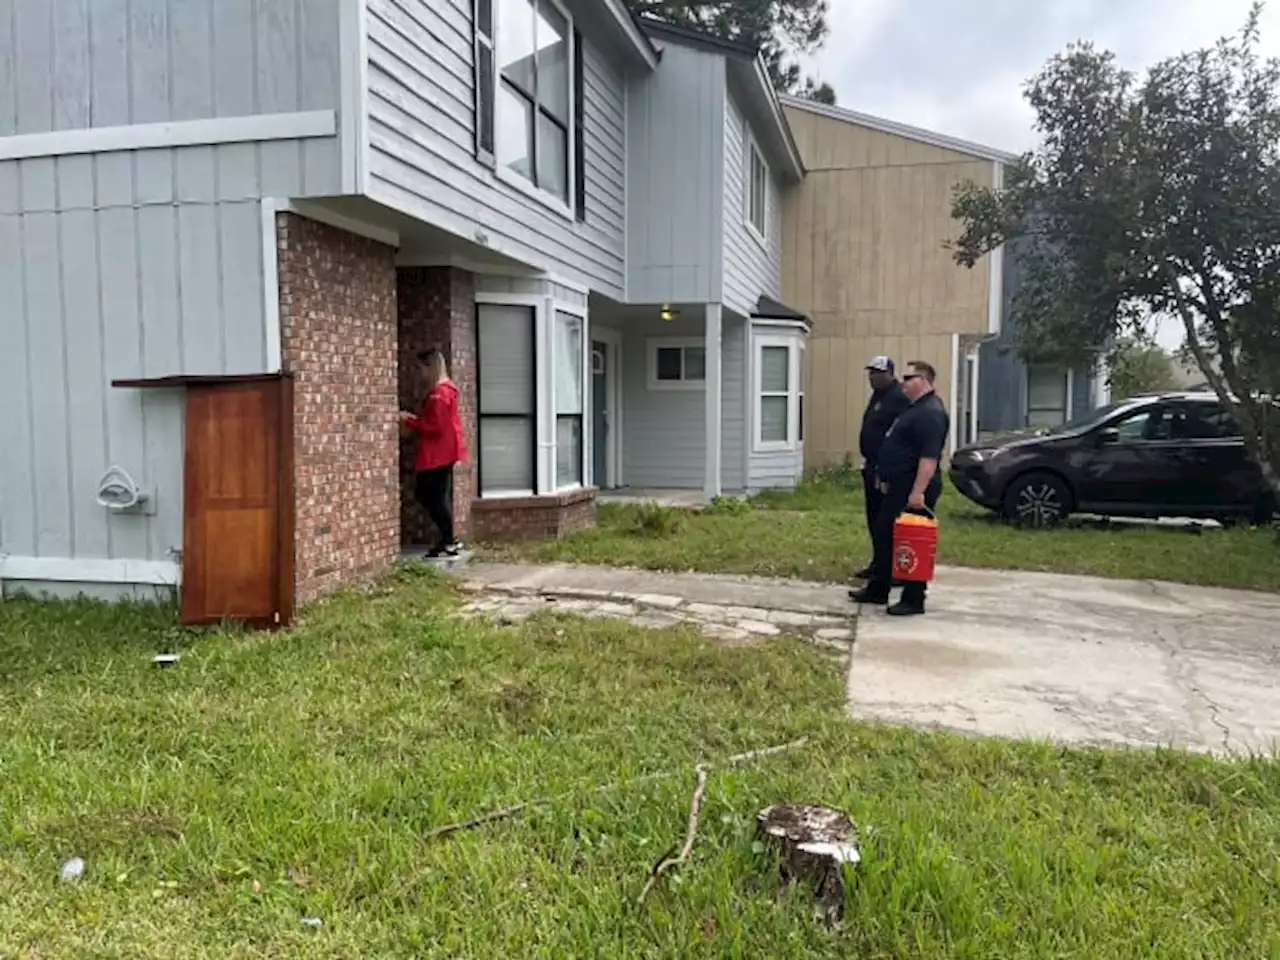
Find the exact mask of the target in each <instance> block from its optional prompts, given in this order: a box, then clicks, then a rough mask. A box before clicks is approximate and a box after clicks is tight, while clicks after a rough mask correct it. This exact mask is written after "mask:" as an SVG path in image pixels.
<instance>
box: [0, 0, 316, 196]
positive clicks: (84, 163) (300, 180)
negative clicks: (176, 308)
mask: <svg viewBox="0 0 1280 960" xmlns="http://www.w3.org/2000/svg"><path fill="white" fill-rule="evenodd" d="M339 3H340V0H306V2H305V3H298V2H296V0H91V2H86V0H0V137H4V136H11V135H14V134H31V133H45V132H49V131H54V130H75V129H86V128H90V127H115V126H126V125H129V124H142V123H159V122H165V121H181V120H200V119H208V118H213V117H239V116H248V115H252V114H264V113H291V112H296V111H306V110H322V109H335V110H336V109H337V108H338V105H339V73H340V62H339V41H338V32H339V12H338V8H339ZM51 65H52V69H51ZM55 168H56V169H55ZM68 168H69V169H71V170H73V171H85V173H86V175H79V174H77V173H72V174H70V176H72V177H73V178H75V177H78V180H77V181H76V182H73V184H72V185H71V189H74V188H75V187H76V186H77V184H78V185H80V187H81V189H80V190H79V192H77V193H75V194H74V195H73V199H72V201H71V202H72V203H75V202H82V203H86V204H87V203H89V198H91V197H92V198H93V199H94V202H97V203H98V204H99V205H109V204H111V203H114V202H119V200H118V197H119V195H120V194H121V193H122V192H123V188H124V185H125V184H126V183H133V184H136V186H137V193H138V196H139V197H140V198H141V200H142V202H146V203H172V202H175V201H178V200H182V199H188V198H195V199H201V200H209V199H212V198H213V196H212V195H210V194H208V193H206V194H205V195H202V196H198V197H193V194H194V193H196V192H197V191H200V190H202V189H204V187H205V185H206V184H207V182H208V181H209V180H210V179H212V180H213V181H214V182H216V184H217V190H216V196H217V197H218V198H221V199H230V198H240V197H247V196H262V195H269V196H281V197H303V196H326V195H332V194H336V193H337V192H338V191H339V186H340V177H341V161H340V155H339V144H338V138H337V137H329V138H319V139H312V140H306V141H279V142H273V143H263V144H235V145H232V146H227V147H221V148H217V149H216V150H215V148H213V147H183V148H179V149H157V150H141V151H137V152H134V153H117V154H105V155H102V156H100V157H96V158H93V157H88V156H82V157H68V158H62V159H58V160H54V159H52V158H48V159H44V158H41V159H32V160H23V161H19V162H17V163H13V162H10V163H7V164H0V209H3V207H4V200H5V196H6V195H10V196H11V195H12V194H13V193H14V192H15V191H16V190H17V188H18V187H19V186H21V189H22V193H23V196H24V201H23V202H24V205H25V206H26V208H27V209H32V208H36V209H47V208H52V207H53V205H54V200H53V195H54V190H55V188H56V187H61V180H62V178H63V176H64V171H65V170H67V169H68ZM215 171H216V175H214V176H213V177H212V178H211V177H210V173H211V172H215ZM95 178H96V180H97V181H98V190H97V193H96V194H95V193H94V192H92V191H90V192H86V191H85V189H84V188H83V184H84V183H86V182H92V180H93V179H95ZM103 195H105V199H103ZM9 206H10V207H11V208H12V207H14V206H17V204H15V203H13V201H12V200H10V202H9ZM64 206H65V204H64Z"/></svg>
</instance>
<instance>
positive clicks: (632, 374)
mask: <svg viewBox="0 0 1280 960" xmlns="http://www.w3.org/2000/svg"><path fill="white" fill-rule="evenodd" d="M602 316H603V317H606V318H607V312H601V311H597V313H596V315H595V316H594V317H593V321H592V322H593V324H595V328H597V329H598V328H599V327H602V326H604V327H610V328H612V329H616V330H620V331H621V333H622V391H623V398H622V403H623V419H622V458H623V463H622V473H623V479H624V482H625V484H626V486H628V487H656V488H670V489H677V490H678V489H699V490H700V489H702V487H703V486H704V484H703V470H704V462H705V459H706V458H705V456H704V451H705V450H706V443H705V437H706V402H705V401H706V394H705V393H704V392H703V391H702V390H701V389H698V390H650V389H649V383H648V381H649V349H650V346H649V341H650V340H653V339H670V338H676V339H687V338H693V339H701V338H702V337H703V336H704V331H705V326H704V324H703V321H702V319H701V318H693V317H688V318H685V317H682V318H678V319H676V320H674V321H672V322H669V323H664V322H662V321H658V320H655V321H652V322H641V323H628V324H617V323H613V324H610V323H609V322H608V321H607V319H606V320H605V321H601V319H600V318H601V317H602ZM723 323H724V326H723V338H724V339H723V347H722V353H721V365H722V371H723V380H722V384H721V406H720V410H721V417H722V421H721V427H720V429H721V466H720V485H721V487H722V488H723V489H724V490H726V491H738V490H743V489H745V487H746V447H745V446H744V443H745V439H746V431H747V421H746V411H745V405H744V401H745V397H746V382H747V370H746V366H745V363H746V356H747V324H746V323H745V321H743V320H742V319H741V318H737V317H730V316H725V317H724V319H723Z"/></svg>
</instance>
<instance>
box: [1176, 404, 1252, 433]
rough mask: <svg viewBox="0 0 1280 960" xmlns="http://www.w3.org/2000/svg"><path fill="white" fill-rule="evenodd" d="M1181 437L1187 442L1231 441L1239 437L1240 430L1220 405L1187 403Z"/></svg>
mask: <svg viewBox="0 0 1280 960" xmlns="http://www.w3.org/2000/svg"><path fill="white" fill-rule="evenodd" d="M1182 436H1183V437H1185V438H1186V439H1187V440H1231V439H1233V438H1236V437H1239V436H1240V428H1239V427H1237V426H1236V422H1235V420H1234V419H1233V418H1232V416H1231V414H1230V413H1228V412H1227V410H1226V409H1225V408H1224V407H1223V406H1222V405H1221V404H1218V403H1189V404H1187V416H1186V422H1185V429H1184V432H1183V434H1182Z"/></svg>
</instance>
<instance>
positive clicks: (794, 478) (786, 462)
mask: <svg viewBox="0 0 1280 960" xmlns="http://www.w3.org/2000/svg"><path fill="white" fill-rule="evenodd" d="M754 332H758V333H762V334H766V335H768V336H771V337H792V338H794V340H795V343H796V344H797V345H799V344H802V343H803V342H804V335H803V334H801V333H800V331H798V330H794V331H793V330H789V329H787V328H784V327H763V328H756V330H755V331H754ZM747 361H748V365H747V368H746V369H747V383H748V385H749V387H748V392H747V396H748V398H749V403H750V416H749V417H748V420H747V422H748V424H749V425H750V426H749V433H748V436H747V445H748V446H747V449H748V451H749V454H748V458H747V465H748V472H747V489H748V490H749V491H750V492H752V493H755V492H756V491H759V490H768V489H776V488H782V489H787V490H789V489H791V488H793V487H794V486H795V485H796V484H797V483H799V482H800V478H801V477H802V476H803V475H804V446H803V445H798V446H797V447H796V449H794V450H778V451H773V450H771V451H767V452H762V451H758V450H756V449H755V425H754V424H755V420H754V418H755V410H756V406H755V369H754V367H755V344H754V343H752V345H751V350H750V353H749V355H748V357H747ZM800 368H801V376H803V375H804V372H803V371H804V364H803V363H802V364H801V365H800Z"/></svg>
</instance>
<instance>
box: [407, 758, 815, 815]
mask: <svg viewBox="0 0 1280 960" xmlns="http://www.w3.org/2000/svg"><path fill="white" fill-rule="evenodd" d="M808 744H809V738H808V737H801V738H800V739H798V740H792V741H790V742H789V743H780V744H778V745H777V746H772V747H760V748H759V749H756V750H748V751H747V752H746V753H737V754H734V755H733V756H731V757H728V758H726V759H725V760H722V761H721V762H720V763H719V764H718V765H719V766H725V767H736V766H738V765H739V764H743V763H749V762H750V761H752V760H759V759H761V758H763V757H770V756H773V755H774V754H777V753H783V752H784V751H787V750H796V749H799V748H800V747H804V746H808ZM714 766H717V764H716V763H715V762H714V761H705V762H703V763H700V764H698V768H711V767H714ZM677 772H678V771H673V770H659V771H657V772H655V773H647V774H645V775H644V776H642V777H636V778H635V779H634V780H615V781H613V782H612V783H605V784H600V785H597V786H594V787H592V788H591V789H589V790H588V791H587V793H588V794H595V793H607V792H608V791H610V790H617V789H620V788H622V787H626V786H633V785H635V784H638V783H652V782H653V781H655V780H665V779H667V778H669V777H674V776H675V775H676V773H677ZM577 792H578V791H576V790H570V791H567V792H565V793H557V794H554V795H552V796H548V797H535V798H534V799H532V800H525V801H523V802H521V803H513V804H511V805H510V806H506V807H498V808H497V809H496V810H490V811H489V812H488V813H482V814H480V815H479V816H476V817H472V818H471V819H470V820H459V821H458V822H457V823H447V824H445V825H443V826H440V827H434V828H433V829H431V830H428V831H427V832H426V833H424V834H423V835H422V839H423V840H435V839H438V838H440V837H447V836H448V835H449V834H451V833H457V832H458V831H459V830H470V829H472V828H474V827H482V826H484V825H485V824H487V823H496V822H497V821H499V820H507V819H509V818H510V817H513V816H515V815H516V814H518V813H523V812H524V811H525V810H530V809H532V808H534V807H544V806H547V805H548V804H552V803H556V802H557V801H560V800H567V799H569V798H571V797H573V796H574V795H575V794H576V793H577Z"/></svg>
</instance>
